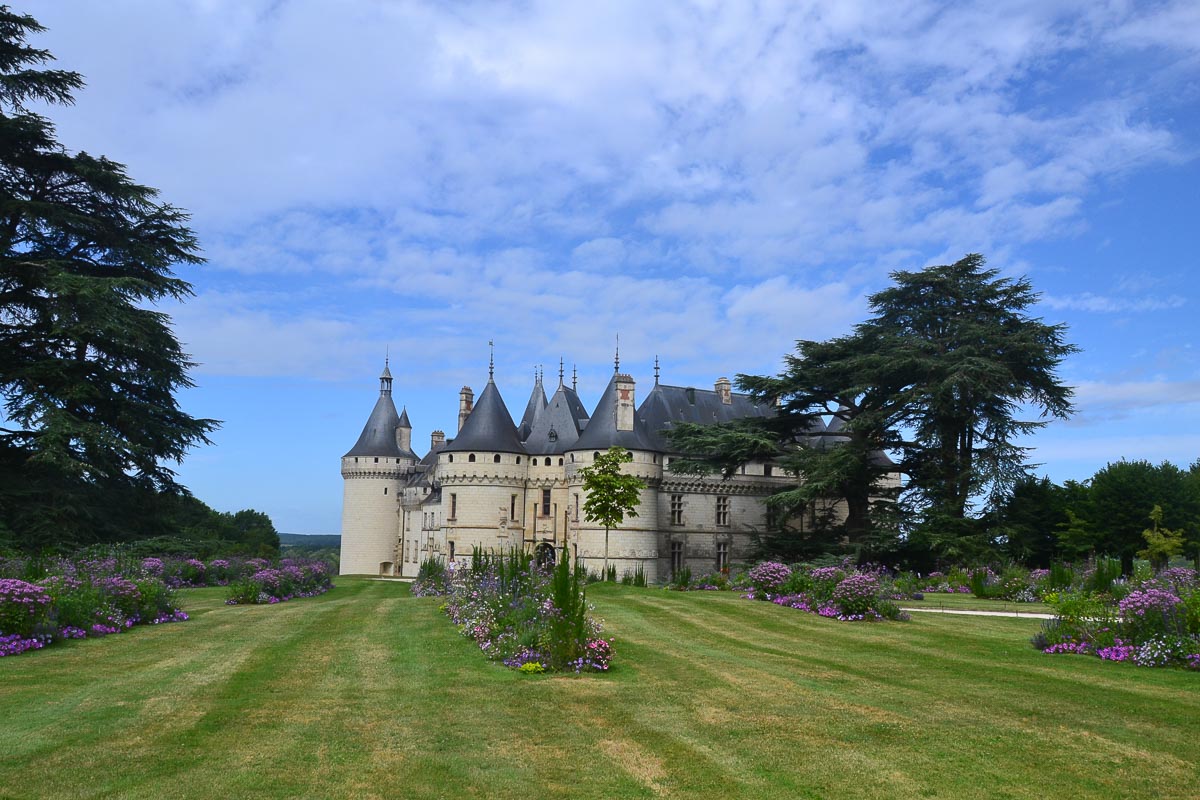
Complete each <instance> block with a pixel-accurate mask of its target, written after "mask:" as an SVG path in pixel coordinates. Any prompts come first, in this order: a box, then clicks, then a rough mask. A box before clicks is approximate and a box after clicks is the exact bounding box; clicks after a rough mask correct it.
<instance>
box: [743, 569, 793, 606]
mask: <svg viewBox="0 0 1200 800" xmlns="http://www.w3.org/2000/svg"><path fill="white" fill-rule="evenodd" d="M791 574H792V571H791V569H789V568H788V566H787V565H786V564H780V563H779V562H778V561H764V562H762V563H761V564H756V565H755V566H754V567H752V568H751V569H750V573H749V576H748V577H749V579H750V585H751V586H753V587H754V594H755V597H757V598H758V599H760V600H765V599H768V598H767V596H768V595H770V594H773V593H774V592H776V591H778V590H779V587H780V586H782V585H783V582H784V581H786V580H787V579H788V578H789V577H790V576H791Z"/></svg>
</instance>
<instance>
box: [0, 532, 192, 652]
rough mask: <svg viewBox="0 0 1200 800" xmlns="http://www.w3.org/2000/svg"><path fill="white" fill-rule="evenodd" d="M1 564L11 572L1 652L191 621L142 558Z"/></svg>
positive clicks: (0, 613) (1, 617)
mask: <svg viewBox="0 0 1200 800" xmlns="http://www.w3.org/2000/svg"><path fill="white" fill-rule="evenodd" d="M0 568H2V569H3V571H4V574H6V575H9V576H11V577H3V578H0V656H9V655H16V654H18V653H23V652H26V651H29V650H38V649H41V648H42V647H45V646H46V645H48V644H51V643H53V642H56V641H62V640H65V639H84V638H95V637H99V636H109V635H112V634H115V633H121V632H123V631H126V630H128V629H130V628H132V627H134V626H135V625H155V624H161V623H163V622H181V621H183V620H186V619H187V614H186V613H185V612H184V611H182V610H181V609H179V608H178V607H177V606H176V603H175V596H174V593H173V591H172V590H171V588H170V587H169V586H167V585H166V584H165V583H164V582H163V580H162V578H161V576H159V575H153V574H150V573H148V572H146V571H145V570H144V569H142V567H141V565H140V564H138V563H137V562H131V561H127V560H123V559H120V558H117V557H115V556H106V557H101V558H95V557H92V558H80V559H66V558H57V559H52V560H45V561H42V560H39V561H33V560H26V559H8V560H5V561H4V563H3V565H0ZM17 575H22V576H24V577H16V576H17Z"/></svg>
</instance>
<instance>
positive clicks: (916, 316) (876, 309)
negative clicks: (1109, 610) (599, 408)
mask: <svg viewBox="0 0 1200 800" xmlns="http://www.w3.org/2000/svg"><path fill="white" fill-rule="evenodd" d="M892 279H893V281H894V283H895V285H894V286H892V287H891V288H888V289H885V290H883V291H881V292H878V293H876V294H874V295H872V296H871V297H870V298H869V302H870V306H871V309H872V311H873V313H874V316H872V317H871V318H870V319H868V320H867V321H865V322H863V323H861V324H859V325H857V326H855V329H854V332H853V333H852V334H850V335H848V336H844V337H839V338H836V339H832V340H830V341H827V342H812V341H805V340H802V341H800V342H798V343H797V348H796V354H795V355H791V356H788V357H787V359H786V363H787V369H786V370H785V371H784V372H783V373H782V374H781V375H779V376H778V377H763V376H751V375H739V376H738V385H739V387H740V388H742V389H745V390H748V391H750V392H751V394H752V395H754V397H755V398H756V399H757V400H759V401H761V402H769V403H771V404H778V408H777V410H778V413H777V414H776V415H775V417H774V418H772V419H769V420H764V421H761V422H759V421H751V422H746V423H739V424H738V425H727V426H718V427H717V428H716V429H714V430H710V431H702V430H701V428H702V427H704V426H687V425H681V426H678V431H677V432H673V433H671V434H670V436H671V440H672V442H673V444H674V445H675V446H676V447H679V448H680V449H681V450H682V451H684V452H685V454H687V455H688V457H689V458H688V459H687V460H685V461H683V462H682V463H680V464H679V465H678V470H679V471H697V472H699V471H705V470H708V471H712V470H714V469H720V470H722V471H723V472H725V474H727V475H728V474H732V473H731V469H736V464H737V463H740V462H738V459H742V461H743V462H744V460H745V457H746V456H747V455H754V456H756V457H757V456H758V455H761V454H764V453H771V455H773V456H775V457H778V458H779V459H780V460H781V461H782V462H783V463H784V465H785V466H786V468H787V469H788V470H789V471H790V472H792V473H793V474H795V475H796V476H797V478H798V483H797V486H796V487H795V488H794V489H791V490H789V491H787V492H784V493H782V494H781V495H780V496H779V497H777V498H772V502H773V503H774V504H776V505H777V506H778V507H780V508H781V509H783V510H784V511H786V512H787V514H784V515H783V518H786V517H787V516H788V515H792V516H794V515H795V513H796V512H797V511H800V510H802V509H805V508H811V507H813V503H814V502H816V501H817V500H818V499H820V498H825V499H826V500H835V501H837V502H842V503H844V507H845V509H846V512H847V513H846V518H845V521H844V522H843V523H841V524H840V525H838V526H836V528H835V531H836V533H838V534H841V535H844V536H845V538H846V540H848V541H849V542H851V543H854V542H864V543H868V544H870V545H871V546H874V547H877V548H878V547H887V546H888V539H889V537H894V530H895V527H894V525H895V522H894V516H895V515H894V514H893V515H892V517H893V519H892V520H889V519H888V515H887V514H885V513H884V512H885V510H890V511H892V512H894V511H895V510H896V508H897V506H896V505H895V504H893V503H891V502H887V501H889V500H891V499H897V498H898V499H899V500H900V502H901V505H900V506H899V507H900V508H903V509H906V510H909V511H912V512H914V513H912V514H909V516H910V517H919V518H920V519H921V520H922V521H923V522H924V525H923V526H922V527H921V529H920V530H916V531H914V530H910V531H909V540H908V543H909V545H910V549H911V545H912V544H913V543H915V542H918V541H924V542H928V543H929V545H930V546H931V547H933V548H934V549H936V550H937V551H939V552H940V553H942V554H943V555H945V556H950V557H955V558H960V559H961V558H966V559H972V560H978V559H980V558H983V557H985V556H986V555H987V554H989V553H990V552H991V551H992V547H993V544H992V540H991V537H990V534H989V533H988V531H987V529H986V528H985V527H984V526H982V525H981V524H979V520H976V519H973V518H971V517H970V516H969V514H970V513H971V512H972V511H973V510H974V509H973V502H974V501H975V500H976V499H977V498H979V497H981V496H983V497H985V498H986V500H987V503H986V504H985V505H986V506H995V504H996V503H997V502H998V501H999V500H1001V499H1002V498H1004V497H1005V496H1006V495H1007V494H1008V491H1009V490H1010V489H1011V487H1012V486H1013V485H1014V484H1015V483H1016V482H1017V481H1019V480H1020V479H1022V478H1023V477H1025V476H1026V475H1027V474H1028V470H1029V465H1028V464H1027V463H1026V460H1025V454H1026V448H1024V447H1021V446H1019V445H1018V444H1016V439H1017V437H1018V436H1020V435H1022V434H1027V433H1031V432H1033V431H1035V430H1037V429H1038V428H1040V427H1042V426H1043V425H1045V424H1046V422H1047V421H1048V420H1047V419H1046V418H1047V417H1065V416H1067V415H1069V414H1070V413H1071V411H1072V408H1071V403H1070V398H1071V390H1070V389H1069V388H1068V387H1066V386H1064V385H1063V384H1062V382H1061V381H1060V380H1059V378H1058V376H1057V374H1056V372H1055V370H1056V369H1057V367H1058V365H1059V364H1060V363H1061V361H1062V359H1063V358H1065V357H1066V356H1067V355H1068V354H1070V353H1072V352H1075V350H1076V348H1075V347H1074V346H1073V345H1070V344H1067V343H1066V342H1065V341H1064V339H1063V337H1064V333H1065V329H1064V328H1063V326H1061V325H1047V324H1044V323H1043V322H1042V321H1041V320H1039V319H1036V318H1033V317H1031V316H1029V315H1028V314H1027V313H1026V310H1027V309H1028V308H1029V306H1030V305H1032V304H1033V303H1034V301H1035V300H1036V299H1037V295H1036V294H1035V293H1034V292H1033V291H1032V289H1031V287H1030V284H1029V283H1028V281H1026V280H1025V279H1020V280H1009V279H1005V278H999V277H997V272H996V271H995V270H989V269H984V259H983V257H982V256H979V255H974V254H972V255H968V256H966V257H965V258H963V259H962V260H960V261H958V262H956V263H955V264H951V265H947V266H936V267H929V268H927V269H924V270H921V271H919V272H896V273H893V274H892ZM1026 407H1028V408H1035V409H1039V410H1040V412H1041V419H1037V420H1023V419H1019V418H1018V416H1017V415H1018V412H1019V411H1020V410H1022V409H1023V408H1026ZM826 418H828V419H829V420H830V425H829V426H828V427H827V428H826V427H825V426H824V423H823V420H824V419H826ZM830 443H836V445H837V446H830ZM887 452H894V453H899V454H901V456H902V460H901V463H900V464H899V466H898V467H897V466H896V465H893V464H892V463H891V462H890V461H889V460H888V459H887V458H886V457H885V455H884V454H885V453H887ZM672 469H673V470H674V469H676V465H675V464H672ZM897 471H898V472H901V473H903V474H905V475H907V477H908V481H907V483H906V485H905V486H904V488H903V492H902V493H900V492H899V491H898V489H899V487H896V486H895V485H894V484H892V483H889V481H888V480H887V479H888V476H889V475H892V474H894V473H895V472H897ZM784 524H786V523H784Z"/></svg>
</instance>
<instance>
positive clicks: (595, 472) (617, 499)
mask: <svg viewBox="0 0 1200 800" xmlns="http://www.w3.org/2000/svg"><path fill="white" fill-rule="evenodd" d="M632 461H633V453H630V452H629V451H628V450H626V449H625V448H623V447H610V448H608V450H607V451H606V452H604V453H601V454H600V455H598V456H597V457H596V459H595V461H593V462H592V463H591V464H588V465H587V466H586V467H581V468H580V469H579V477H580V478H582V479H583V490H584V492H586V497H584V500H583V514H584V518H585V519H587V521H588V522H597V523H599V524H601V525H603V526H604V562H605V563H604V568H605V571H606V572H607V570H608V532H609V530H610V529H611V528H616V527H619V526H620V524H621V523H622V522H624V521H625V518H626V517H636V516H637V506H638V502H639V501H640V500H641V497H642V490H643V489H645V488H646V483H645V481H643V480H642V479H641V478H639V477H637V476H636V475H629V474H626V473H625V472H622V470H621V465H622V464H628V463H630V462H632Z"/></svg>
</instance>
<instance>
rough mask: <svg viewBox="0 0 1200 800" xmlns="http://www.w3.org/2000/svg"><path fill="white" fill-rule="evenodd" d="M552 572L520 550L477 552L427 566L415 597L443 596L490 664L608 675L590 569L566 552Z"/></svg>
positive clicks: (608, 653)
mask: <svg viewBox="0 0 1200 800" xmlns="http://www.w3.org/2000/svg"><path fill="white" fill-rule="evenodd" d="M560 558H561V560H560V562H559V564H558V565H557V566H556V567H554V568H553V569H546V568H542V567H539V566H538V565H537V562H536V561H535V560H534V559H533V557H532V556H531V555H530V554H528V553H524V552H521V551H512V552H510V553H508V554H507V555H505V554H484V553H479V552H476V553H475V554H474V555H473V557H472V560H471V564H470V565H469V566H468V565H455V564H450V565H448V566H445V567H442V566H441V565H440V564H429V565H425V564H423V565H422V568H421V573H420V577H418V579H417V581H416V582H415V583H414V584H413V594H414V595H417V596H419V597H420V596H431V595H444V596H445V597H446V602H445V605H444V606H443V608H444V610H445V611H446V613H447V614H448V615H449V616H450V619H451V620H453V622H454V624H455V625H456V626H457V627H458V630H459V631H460V632H461V633H462V634H463V635H464V636H467V637H469V638H471V639H473V640H474V641H475V642H476V643H477V644H478V645H479V649H480V650H482V651H483V652H484V654H485V655H486V656H487V657H488V658H489V659H491V660H493V661H499V662H500V663H502V664H504V665H505V666H507V667H509V668H511V669H516V670H518V671H520V672H526V673H535V672H561V671H573V672H576V673H579V672H605V671H607V670H608V669H609V667H610V665H611V664H612V658H613V649H612V639H605V638H603V637H602V636H601V631H602V625H601V623H600V622H599V621H598V620H596V619H594V618H593V617H591V616H590V615H589V613H588V612H589V611H590V610H591V606H589V605H588V603H587V599H586V595H585V588H584V586H585V584H586V582H587V581H586V574H585V573H584V571H583V569H582V567H578V566H577V567H572V566H571V565H570V564H569V563H568V556H567V553H566V551H565V550H564V551H563V553H562V554H561V557H560Z"/></svg>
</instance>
